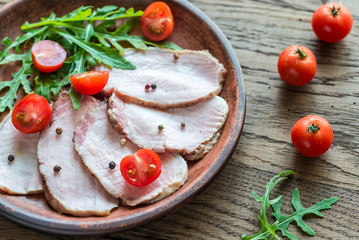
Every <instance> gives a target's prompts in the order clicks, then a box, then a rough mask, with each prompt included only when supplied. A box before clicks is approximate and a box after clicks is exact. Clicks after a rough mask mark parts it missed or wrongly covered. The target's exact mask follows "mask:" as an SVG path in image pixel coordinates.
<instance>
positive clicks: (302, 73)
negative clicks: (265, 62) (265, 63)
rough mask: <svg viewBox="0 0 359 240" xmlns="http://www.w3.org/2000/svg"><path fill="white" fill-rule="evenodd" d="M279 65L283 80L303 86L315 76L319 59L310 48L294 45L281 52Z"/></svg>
mask: <svg viewBox="0 0 359 240" xmlns="http://www.w3.org/2000/svg"><path fill="white" fill-rule="evenodd" d="M277 67H278V72H279V75H280V77H281V78H282V80H284V81H285V82H287V83H289V84H291V85H294V86H301V85H305V84H307V83H309V82H310V81H311V80H312V79H313V77H314V76H315V73H316V71H317V61H316V59H315V56H314V54H313V53H312V51H310V50H309V48H307V47H304V46H299V45H292V46H290V47H287V48H286V49H284V51H283V52H282V53H281V55H280V56H279V59H278V65H277Z"/></svg>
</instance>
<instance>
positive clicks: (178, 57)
mask: <svg viewBox="0 0 359 240" xmlns="http://www.w3.org/2000/svg"><path fill="white" fill-rule="evenodd" d="M125 58H126V59H127V60H129V61H130V62H132V63H133V64H134V65H135V66H136V69H135V70H122V69H112V70H109V71H110V78H109V81H108V83H107V85H106V87H105V88H104V90H103V93H105V94H106V95H107V96H108V97H109V96H110V95H111V94H112V93H113V91H114V90H115V92H116V94H118V95H119V96H120V97H121V99H124V100H125V101H126V102H134V103H137V104H142V105H145V106H148V107H156V108H161V109H167V108H170V107H185V106H189V105H193V104H195V103H197V102H199V101H201V100H203V99H205V98H208V97H213V96H215V95H217V94H218V93H219V92H220V91H221V89H222V82H223V80H224V79H225V75H226V72H227V71H226V69H225V68H224V67H223V65H222V64H221V63H220V62H219V61H218V60H217V59H216V58H214V57H213V56H212V55H211V54H210V53H209V52H207V51H193V50H169V49H158V48H149V49H148V50H146V51H144V50H134V49H127V50H126V52H125ZM99 70H105V67H103V66H102V67H100V68H99ZM106 70H108V69H106ZM147 84H149V85H153V84H154V85H155V87H156V88H155V89H153V88H149V89H147V90H146V89H145V86H146V85H147ZM153 87H154V86H153Z"/></svg>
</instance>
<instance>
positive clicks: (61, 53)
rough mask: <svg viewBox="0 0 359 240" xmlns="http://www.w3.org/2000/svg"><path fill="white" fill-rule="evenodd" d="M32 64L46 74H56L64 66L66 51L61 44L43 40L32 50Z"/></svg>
mask: <svg viewBox="0 0 359 240" xmlns="http://www.w3.org/2000/svg"><path fill="white" fill-rule="evenodd" d="M31 57H32V63H33V64H34V66H35V67H36V68H37V69H38V70H39V71H40V72H44V73H50V72H55V71H56V70H57V69H59V68H60V67H61V66H62V64H64V62H65V59H66V51H65V49H63V47H61V45H60V44H58V43H57V42H54V41H51V40H41V41H38V42H37V43H35V44H34V46H32V48H31Z"/></svg>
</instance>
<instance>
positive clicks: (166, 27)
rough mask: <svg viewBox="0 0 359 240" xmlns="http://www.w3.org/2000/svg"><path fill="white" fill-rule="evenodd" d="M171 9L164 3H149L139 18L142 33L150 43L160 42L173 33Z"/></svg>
mask: <svg viewBox="0 0 359 240" xmlns="http://www.w3.org/2000/svg"><path fill="white" fill-rule="evenodd" d="M173 24H174V22H173V16H172V12H171V9H170V8H169V7H168V5H167V4H166V3H164V2H154V3H151V4H150V5H149V6H148V7H147V8H146V9H145V11H144V13H143V15H142V18H141V28H142V33H143V34H144V35H145V36H146V37H147V38H148V39H150V40H152V41H162V40H164V39H166V38H168V37H169V36H170V35H171V33H172V31H173Z"/></svg>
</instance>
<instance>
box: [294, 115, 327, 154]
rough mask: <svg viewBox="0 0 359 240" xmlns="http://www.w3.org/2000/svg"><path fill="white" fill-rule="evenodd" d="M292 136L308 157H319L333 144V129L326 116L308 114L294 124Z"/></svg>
mask: <svg viewBox="0 0 359 240" xmlns="http://www.w3.org/2000/svg"><path fill="white" fill-rule="evenodd" d="M291 137H292V142H293V144H294V146H295V148H296V149H297V150H298V152H300V153H301V154H303V155H304V156H307V157H318V156H320V155H322V154H323V153H325V152H326V151H327V150H328V149H329V148H330V146H331V145H332V142H333V130H332V127H331V126H330V124H329V123H328V121H327V120H325V119H324V118H322V117H320V116H316V115H308V116H306V117H304V118H301V119H299V120H298V121H297V122H296V123H295V124H294V126H293V128H292V132H291Z"/></svg>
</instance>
